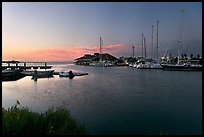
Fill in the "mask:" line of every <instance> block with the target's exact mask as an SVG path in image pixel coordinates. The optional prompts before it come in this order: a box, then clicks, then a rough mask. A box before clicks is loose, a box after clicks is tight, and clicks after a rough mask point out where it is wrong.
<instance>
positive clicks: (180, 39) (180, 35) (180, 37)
mask: <svg viewBox="0 0 204 137" xmlns="http://www.w3.org/2000/svg"><path fill="white" fill-rule="evenodd" d="M181 12H182V15H181V28H180V34H179V40H178V43H181V46H182V31H183V13H184V9H182V10H181ZM179 49H180V45H178V62H177V64H179V63H180V57H179V56H180V52H179Z"/></svg>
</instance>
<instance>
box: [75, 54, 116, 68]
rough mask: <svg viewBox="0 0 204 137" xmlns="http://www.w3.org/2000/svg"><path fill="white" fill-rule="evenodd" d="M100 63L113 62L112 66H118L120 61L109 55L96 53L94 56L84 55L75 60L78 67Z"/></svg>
mask: <svg viewBox="0 0 204 137" xmlns="http://www.w3.org/2000/svg"><path fill="white" fill-rule="evenodd" d="M99 61H106V62H111V63H112V64H114V65H116V64H117V63H118V61H119V59H118V58H116V57H114V56H113V55H110V54H108V53H102V54H100V53H94V55H91V54H84V56H83V57H80V58H77V59H75V63H76V64H77V65H91V64H94V63H97V62H99Z"/></svg>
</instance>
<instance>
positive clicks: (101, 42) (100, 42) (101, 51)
mask: <svg viewBox="0 0 204 137" xmlns="http://www.w3.org/2000/svg"><path fill="white" fill-rule="evenodd" d="M101 44H102V42H101V37H100V54H101V53H102V51H101Z"/></svg>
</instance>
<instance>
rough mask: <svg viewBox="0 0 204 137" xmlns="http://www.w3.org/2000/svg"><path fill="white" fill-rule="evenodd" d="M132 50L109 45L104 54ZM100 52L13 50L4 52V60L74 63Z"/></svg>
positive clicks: (72, 48)
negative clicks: (83, 57) (86, 55)
mask: <svg viewBox="0 0 204 137" xmlns="http://www.w3.org/2000/svg"><path fill="white" fill-rule="evenodd" d="M129 50H130V49H129V48H128V47H127V46H125V45H122V44H115V45H107V46H103V47H102V52H103V53H109V54H111V55H113V56H116V57H119V56H121V54H122V53H123V52H128V51H129ZM97 52H99V46H94V47H88V48H87V47H86V48H85V47H67V48H65V47H62V48H50V49H40V50H26V51H23V50H18V49H17V50H14V49H13V50H12V52H4V54H3V60H11V59H15V60H21V61H73V60H74V59H76V58H78V57H81V56H83V55H84V54H93V53H97Z"/></svg>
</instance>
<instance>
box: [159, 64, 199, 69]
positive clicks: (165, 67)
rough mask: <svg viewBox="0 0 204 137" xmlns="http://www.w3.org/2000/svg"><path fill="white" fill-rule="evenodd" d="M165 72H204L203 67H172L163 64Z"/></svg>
mask: <svg viewBox="0 0 204 137" xmlns="http://www.w3.org/2000/svg"><path fill="white" fill-rule="evenodd" d="M161 66H162V67H163V70H175V71H202V65H170V64H161Z"/></svg>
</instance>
